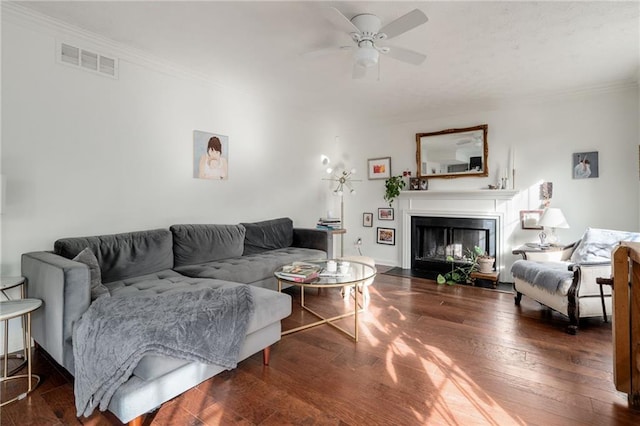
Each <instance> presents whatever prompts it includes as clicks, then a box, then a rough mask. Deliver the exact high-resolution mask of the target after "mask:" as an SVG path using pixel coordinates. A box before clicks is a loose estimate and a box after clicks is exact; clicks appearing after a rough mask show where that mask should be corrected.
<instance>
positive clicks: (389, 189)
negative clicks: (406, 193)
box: [384, 175, 406, 207]
mask: <svg viewBox="0 0 640 426" xmlns="http://www.w3.org/2000/svg"><path fill="white" fill-rule="evenodd" d="M405 185H406V183H405V182H404V179H402V175H398V176H391V177H390V178H389V179H387V180H385V181H384V200H385V201H386V202H388V203H389V207H391V205H392V204H393V200H395V199H396V198H398V196H399V195H400V191H401V190H402V189H403V188H404V187H405Z"/></svg>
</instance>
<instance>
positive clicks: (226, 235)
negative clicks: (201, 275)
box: [169, 225, 245, 266]
mask: <svg viewBox="0 0 640 426" xmlns="http://www.w3.org/2000/svg"><path fill="white" fill-rule="evenodd" d="M169 229H170V230H171V233H172V234H173V254H174V258H175V266H184V265H194V264H198V263H204V262H212V261H215V260H219V259H228V258H230V257H236V256H242V252H243V250H244V237H245V229H244V226H242V225H172V226H171V227H170V228H169Z"/></svg>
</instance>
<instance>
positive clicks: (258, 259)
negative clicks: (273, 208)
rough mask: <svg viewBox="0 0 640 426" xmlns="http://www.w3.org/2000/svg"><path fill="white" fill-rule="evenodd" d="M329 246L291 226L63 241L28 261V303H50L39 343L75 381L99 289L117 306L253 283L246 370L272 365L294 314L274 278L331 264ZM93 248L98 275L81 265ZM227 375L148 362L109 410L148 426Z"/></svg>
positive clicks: (43, 312) (36, 325)
mask: <svg viewBox="0 0 640 426" xmlns="http://www.w3.org/2000/svg"><path fill="white" fill-rule="evenodd" d="M328 241H329V239H328V236H327V233H326V232H325V231H320V230H315V229H300V228H294V227H293V223H292V221H291V220H290V219H288V218H280V219H274V220H270V221H264V222H258V223H244V224H237V225H173V226H171V227H170V229H155V230H148V231H140V232H131V233H125V234H115V235H103V236H92V237H80V238H64V239H60V240H58V241H56V242H55V244H54V250H53V252H47V251H40V252H32V253H25V254H23V256H22V274H23V276H25V277H26V279H27V292H28V296H29V297H34V298H38V299H42V300H43V301H44V304H43V307H42V308H41V309H39V310H38V311H36V312H35V313H34V314H33V316H32V327H33V333H32V334H33V338H34V340H35V341H36V342H37V343H38V344H39V345H40V347H41V348H42V349H44V350H45V351H46V352H48V353H49V355H50V356H51V357H52V358H53V359H54V360H55V361H57V362H58V363H59V364H60V365H62V366H63V367H64V368H65V369H67V370H68V371H69V372H70V373H71V374H74V352H73V341H72V337H73V326H74V323H76V322H77V321H78V320H79V319H80V318H81V317H82V315H83V313H85V311H87V309H89V306H90V304H91V303H92V302H93V300H92V293H93V295H94V297H96V295H99V294H101V292H100V291H96V289H97V288H98V287H99V286H104V287H106V289H107V290H108V293H109V295H108V296H110V297H111V298H114V297H131V296H134V295H156V294H158V295H159V294H170V293H171V292H179V291H183V290H187V291H191V290H194V289H204V288H212V289H218V288H229V287H236V286H242V285H247V284H249V285H250V286H249V288H250V290H251V295H252V298H253V304H254V311H253V313H252V314H251V317H250V320H249V325H248V329H247V332H246V338H245V339H244V342H243V343H242V344H241V348H240V353H239V357H238V362H239V361H241V360H243V359H245V358H247V357H249V356H251V355H253V354H254V353H256V352H258V351H261V350H263V355H264V362H265V364H268V356H269V347H270V345H272V344H273V343H275V342H277V341H278V340H279V339H280V332H281V328H280V320H281V319H282V318H285V317H287V316H288V315H289V314H290V313H291V300H290V297H289V296H288V295H286V294H282V293H278V292H277V291H274V290H275V289H276V288H277V287H276V285H277V283H276V281H275V278H274V276H273V272H274V271H275V269H276V268H278V267H280V266H282V265H284V264H287V263H290V262H292V261H296V260H303V259H317V258H326V256H327V252H328ZM86 248H89V249H90V251H91V252H92V253H93V255H95V258H96V259H97V263H98V264H99V268H94V269H95V271H91V270H90V269H91V268H90V266H88V265H87V264H85V263H82V262H79V261H77V260H73V259H74V258H76V256H78V255H79V254H80V253H81V252H83V251H84V250H85V249H86ZM85 253H86V251H85ZM78 259H80V257H78ZM89 264H90V263H89ZM98 269H99V270H98ZM93 272H96V273H98V274H99V277H98V280H97V282H96V279H95V278H96V277H95V274H94V273H93ZM92 279H93V282H92ZM92 285H93V289H92ZM103 291H104V289H103ZM104 292H106V291H104ZM108 296H101V297H108ZM224 369H225V368H223V367H221V366H218V365H211V364H203V363H199V362H192V361H186V360H184V359H178V358H171V357H166V356H160V355H155V354H148V355H146V356H144V357H143V358H142V359H141V360H140V362H139V363H138V364H137V367H136V368H135V370H133V374H132V375H131V376H130V377H129V378H128V380H127V381H126V382H125V383H124V384H122V385H120V386H119V388H118V389H117V391H116V392H115V394H114V395H113V396H112V397H111V399H110V401H109V403H108V410H109V411H111V412H112V413H113V414H115V415H116V417H118V419H120V420H121V421H122V422H124V423H127V422H129V423H130V424H140V421H141V416H142V415H143V414H145V413H147V412H148V411H151V410H153V409H154V408H157V407H158V406H160V405H161V404H162V403H164V402H165V401H168V400H169V399H171V398H174V397H175V396H177V395H179V394H181V393H182V392H184V391H186V390H188V389H190V388H192V387H193V386H196V385H197V384H199V383H201V382H202V381H204V380H206V379H208V378H210V377H212V376H214V375H216V374H218V373H219V372H221V371H223V370H224Z"/></svg>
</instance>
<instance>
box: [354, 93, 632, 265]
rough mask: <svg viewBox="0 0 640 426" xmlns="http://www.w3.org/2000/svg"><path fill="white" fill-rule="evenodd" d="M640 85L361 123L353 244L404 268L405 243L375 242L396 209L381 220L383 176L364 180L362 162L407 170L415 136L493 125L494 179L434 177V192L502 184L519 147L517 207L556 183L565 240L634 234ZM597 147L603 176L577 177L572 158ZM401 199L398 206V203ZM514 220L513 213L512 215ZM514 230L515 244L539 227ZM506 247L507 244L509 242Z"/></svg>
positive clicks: (533, 203) (532, 204) (532, 203)
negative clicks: (611, 232)
mask: <svg viewBox="0 0 640 426" xmlns="http://www.w3.org/2000/svg"><path fill="white" fill-rule="evenodd" d="M638 113H639V111H638V89H637V87H636V86H632V87H622V88H618V89H616V90H610V91H607V92H591V93H582V94H580V95H576V94H574V95H571V96H566V97H564V98H555V99H553V100H546V101H545V100H540V99H538V100H536V101H535V102H534V101H531V100H529V101H527V102H524V101H522V102H521V103H512V104H510V105H505V106H504V107H502V108H495V109H491V110H486V111H478V112H475V113H470V114H464V115H456V116H448V117H444V118H433V119H424V120H420V121H412V122H407V123H402V124H397V125H393V126H377V125H373V124H370V125H369V126H360V127H359V128H358V129H357V131H353V133H352V134H351V135H348V136H345V137H348V138H349V139H351V140H353V142H354V146H353V148H352V151H351V152H350V156H351V157H353V158H357V159H358V161H357V163H358V164H357V166H358V167H361V168H362V169H363V170H364V173H363V174H364V175H365V180H364V181H363V182H362V184H361V185H360V188H359V189H360V191H359V195H356V196H355V197H353V199H352V200H349V199H348V201H347V203H348V209H347V214H348V216H349V217H348V222H350V223H352V224H356V226H351V227H350V228H349V231H348V232H349V233H348V239H349V242H350V245H349V247H350V249H353V246H352V240H354V239H355V238H356V237H358V236H360V237H362V238H363V242H364V246H363V251H364V252H365V254H366V255H369V256H373V257H374V258H375V259H376V260H377V261H378V263H383V264H387V265H400V264H401V253H400V247H399V245H396V246H384V245H379V244H376V243H375V229H376V227H378V226H381V227H392V228H395V229H396V231H397V232H398V233H399V231H400V225H401V223H400V220H399V218H400V212H396V215H395V216H396V220H395V221H393V222H389V221H379V220H377V215H376V214H375V213H376V212H377V208H378V207H385V203H384V201H383V199H382V195H383V192H384V181H377V180H366V159H367V158H376V157H384V156H391V157H392V168H393V174H394V175H397V174H401V173H402V171H403V170H405V169H409V170H411V171H412V172H413V173H414V175H415V173H416V163H415V133H418V132H431V131H437V130H443V129H449V128H455V127H467V126H472V125H477V124H488V125H489V132H488V141H489V177H488V178H459V179H430V180H429V189H431V190H434V189H439V190H456V189H480V188H486V187H487V185H488V184H490V183H491V184H493V183H496V180H497V179H496V176H497V173H498V170H499V169H500V168H502V167H506V165H507V161H508V156H509V149H510V148H511V147H512V146H513V147H515V150H516V152H515V157H516V159H515V162H516V169H517V170H516V189H518V190H519V191H520V194H519V195H518V196H517V197H516V199H515V203H516V207H517V209H518V210H519V209H525V210H526V209H537V208H539V207H540V202H539V199H538V198H539V197H538V195H539V183H540V182H542V181H550V182H553V199H552V200H551V205H552V206H554V207H559V208H561V209H562V210H563V212H564V213H565V216H566V217H567V221H568V222H569V224H570V226H571V228H570V229H559V230H558V231H557V233H558V236H559V238H560V240H561V241H562V242H571V241H574V240H577V239H578V238H580V236H581V235H582V233H583V232H584V230H585V229H586V228H587V227H599V228H611V229H624V230H631V231H638V226H639V225H638V220H639V209H638V206H639V203H640V200H639V197H638V189H639V184H638V147H637V144H638V140H639V135H638ZM588 151H598V152H599V164H600V177H599V178H597V179H595V178H594V179H585V180H574V179H572V160H571V159H572V154H573V153H576V152H588ZM397 206H398V202H397V201H396V202H395V203H394V207H396V208H397ZM362 212H374V226H373V228H364V227H362V226H361V225H360V224H361V215H362ZM512 220H513V219H512ZM515 221H516V223H510V224H507V227H511V228H512V229H514V230H515V231H514V234H513V235H510V236H508V237H507V238H509V239H510V240H511V241H512V242H513V245H514V246H518V245H520V244H522V243H524V242H526V241H535V240H536V239H537V233H538V232H539V231H532V230H522V229H520V227H519V223H517V219H515ZM507 249H508V250H509V251H510V250H511V248H507Z"/></svg>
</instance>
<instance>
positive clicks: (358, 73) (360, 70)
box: [351, 63, 367, 79]
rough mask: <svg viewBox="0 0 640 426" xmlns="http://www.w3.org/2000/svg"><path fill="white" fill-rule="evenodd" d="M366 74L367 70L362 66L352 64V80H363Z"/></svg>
mask: <svg viewBox="0 0 640 426" xmlns="http://www.w3.org/2000/svg"><path fill="white" fill-rule="evenodd" d="M365 74H367V69H366V68H365V67H363V66H362V65H358V64H357V63H354V64H353V73H352V74H351V77H352V78H354V79H359V78H363V77H364V76H365Z"/></svg>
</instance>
